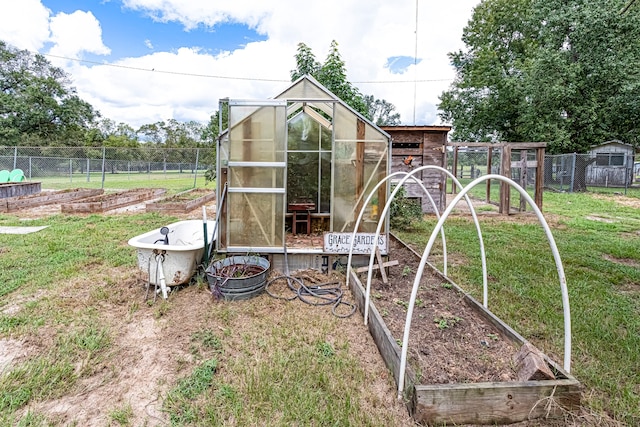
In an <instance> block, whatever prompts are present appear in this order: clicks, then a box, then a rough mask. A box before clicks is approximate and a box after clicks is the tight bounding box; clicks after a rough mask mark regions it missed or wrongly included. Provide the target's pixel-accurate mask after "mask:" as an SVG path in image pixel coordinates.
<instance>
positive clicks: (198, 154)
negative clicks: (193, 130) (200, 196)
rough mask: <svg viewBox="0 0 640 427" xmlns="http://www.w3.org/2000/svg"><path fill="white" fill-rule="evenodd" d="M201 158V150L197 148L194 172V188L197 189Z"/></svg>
mask: <svg viewBox="0 0 640 427" xmlns="http://www.w3.org/2000/svg"><path fill="white" fill-rule="evenodd" d="M199 158H200V149H199V148H196V168H195V170H194V171H193V188H196V180H197V179H198V159H199Z"/></svg>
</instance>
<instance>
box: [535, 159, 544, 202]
mask: <svg viewBox="0 0 640 427" xmlns="http://www.w3.org/2000/svg"><path fill="white" fill-rule="evenodd" d="M536 161H537V162H538V167H537V168H536V184H535V185H536V189H535V191H534V201H535V202H536V205H537V206H538V209H540V210H542V194H543V193H544V148H538V149H536Z"/></svg>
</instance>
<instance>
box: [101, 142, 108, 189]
mask: <svg viewBox="0 0 640 427" xmlns="http://www.w3.org/2000/svg"><path fill="white" fill-rule="evenodd" d="M106 155H107V153H106V150H105V147H102V187H101V188H102V189H103V190H104V166H105V156H106Z"/></svg>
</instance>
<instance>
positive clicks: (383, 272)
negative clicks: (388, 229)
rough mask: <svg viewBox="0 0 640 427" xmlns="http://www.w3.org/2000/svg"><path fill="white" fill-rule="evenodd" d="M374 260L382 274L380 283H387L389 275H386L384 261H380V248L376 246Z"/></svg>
mask: <svg viewBox="0 0 640 427" xmlns="http://www.w3.org/2000/svg"><path fill="white" fill-rule="evenodd" d="M376 260H377V261H378V266H379V268H380V275H381V276H382V283H384V284H385V285H386V284H387V283H389V277H388V276H387V270H385V268H384V262H383V261H382V255H380V248H378V247H377V246H376Z"/></svg>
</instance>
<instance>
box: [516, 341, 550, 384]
mask: <svg viewBox="0 0 640 427" xmlns="http://www.w3.org/2000/svg"><path fill="white" fill-rule="evenodd" d="M514 363H515V367H516V372H517V377H518V381H538V380H555V379H556V377H555V375H553V372H551V369H549V366H548V365H547V364H546V362H545V361H544V357H543V355H542V352H541V351H540V350H538V349H537V348H535V347H534V346H533V344H531V343H528V342H526V343H524V345H523V346H522V347H520V350H519V351H518V352H517V353H516V355H515V356H514Z"/></svg>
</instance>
